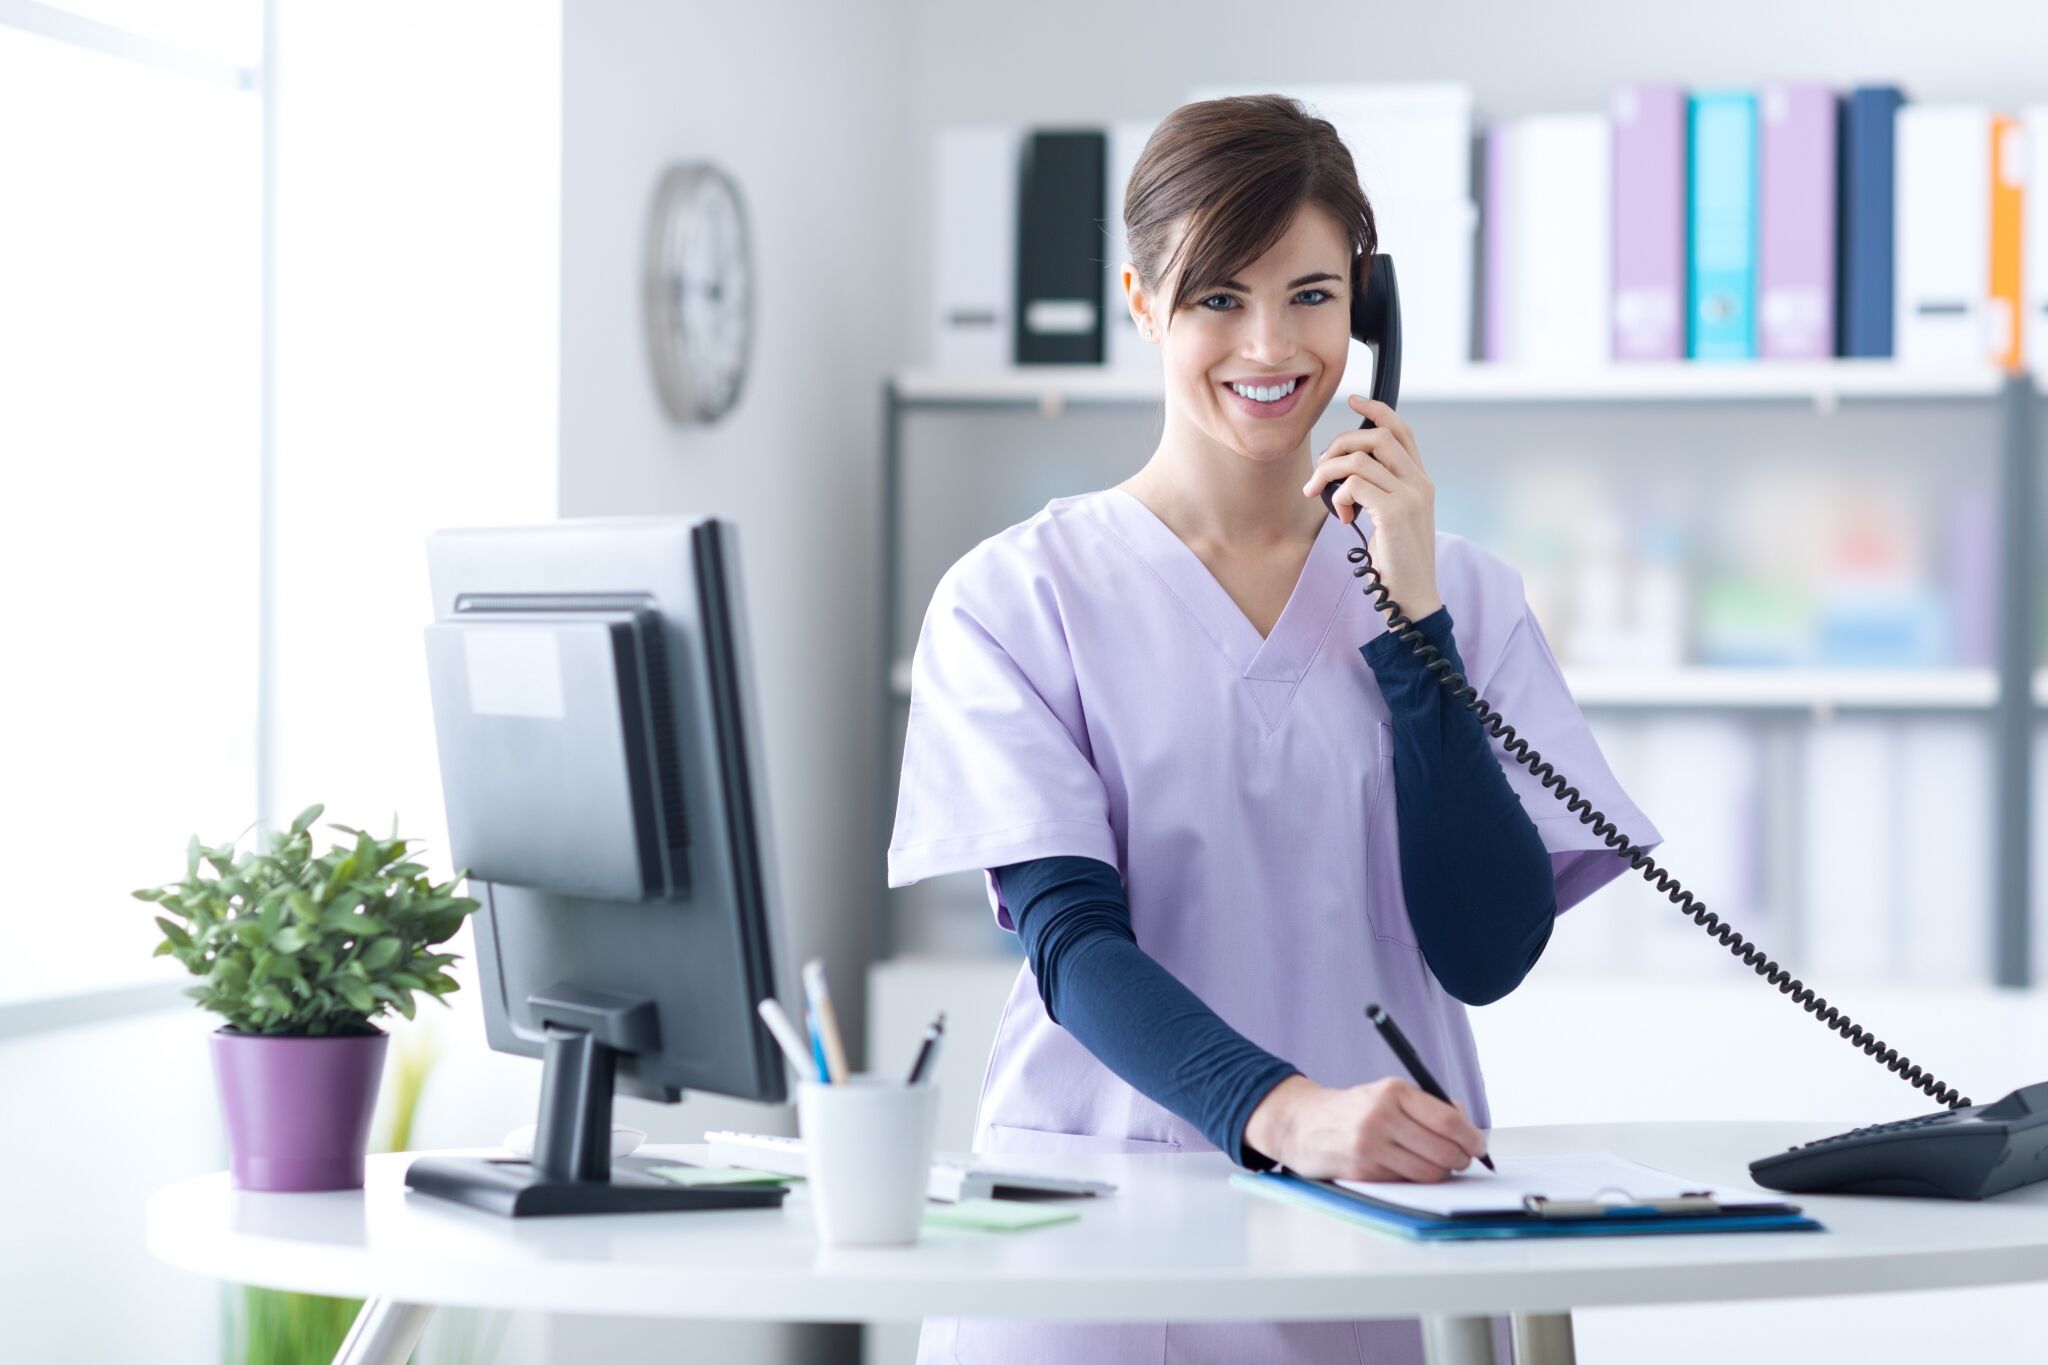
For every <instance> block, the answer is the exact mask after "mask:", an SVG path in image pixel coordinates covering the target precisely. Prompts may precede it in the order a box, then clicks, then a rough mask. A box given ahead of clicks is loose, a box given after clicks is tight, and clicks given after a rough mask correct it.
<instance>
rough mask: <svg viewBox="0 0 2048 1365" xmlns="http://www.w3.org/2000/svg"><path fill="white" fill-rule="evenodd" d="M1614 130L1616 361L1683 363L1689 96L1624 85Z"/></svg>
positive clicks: (1666, 88) (1678, 89) (1613, 107)
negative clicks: (1672, 361)
mask: <svg viewBox="0 0 2048 1365" xmlns="http://www.w3.org/2000/svg"><path fill="white" fill-rule="evenodd" d="M1610 112H1611V113H1612V115H1613V122H1614V284H1613V289H1614V296H1613V299H1612V300H1611V305H1612V306H1611V308H1610V309H1609V313H1608V316H1609V319H1610V321H1611V323H1612V326H1613V354H1614V358H1615V359H1616V360H1617V361H1622V360H1683V359H1684V358H1685V179H1686V172H1685V90H1684V88H1683V87H1682V86H1676V85H1623V86H1620V87H1618V88H1617V89H1616V90H1615V92H1614V97H1613V100H1612V101H1611V104H1610Z"/></svg>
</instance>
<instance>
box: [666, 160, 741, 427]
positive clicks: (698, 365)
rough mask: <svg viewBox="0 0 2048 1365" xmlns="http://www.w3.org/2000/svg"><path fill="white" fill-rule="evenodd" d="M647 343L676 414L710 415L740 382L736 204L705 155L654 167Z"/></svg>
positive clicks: (727, 180)
mask: <svg viewBox="0 0 2048 1365" xmlns="http://www.w3.org/2000/svg"><path fill="white" fill-rule="evenodd" d="M645 288H646V303H647V306H646V314H647V351H648V359H649V362H650V363H651V364H652V365H653V367H654V379H655V384H656V386H657V387H658V388H659V389H660V391H661V401H662V406H663V407H665V408H666V409H667V410H668V414H669V416H670V417H672V418H674V419H675V420H676V421H677V422H683V423H699V422H715V421H717V420H718V419H719V418H720V417H722V416H724V415H725V414H726V413H727V412H730V411H731V410H732V407H733V404H735V403H736V402H738V401H739V396H740V391H741V389H742V388H743V387H744V386H745V384H746V378H747V362H748V358H749V354H750V352H751V351H752V348H753V339H754V267H753V252H752V249H751V247H750V246H749V244H748V241H747V213H746V206H745V204H744V202H743V201H742V200H741V198H740V188H739V186H738V185H737V184H736V183H734V181H733V179H732V177H731V176H729V175H727V174H726V173H725V172H724V171H722V170H720V169H718V168H717V167H716V166H714V165H712V164H711V163H710V162H708V161H695V162H687V163H684V164H682V165H677V166H672V167H670V168H669V169H668V171H667V172H665V173H664V174H663V175H662V177H661V183H660V184H659V185H658V186H657V187H656V189H655V192H654V203H653V207H652V211H651V213H650V215H649V218H648V224H647V262H646V280H645Z"/></svg>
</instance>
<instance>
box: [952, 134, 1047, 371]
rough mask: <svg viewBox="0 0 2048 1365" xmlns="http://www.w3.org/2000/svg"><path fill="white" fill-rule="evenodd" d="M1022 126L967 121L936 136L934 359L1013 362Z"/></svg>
mask: <svg viewBox="0 0 2048 1365" xmlns="http://www.w3.org/2000/svg"><path fill="white" fill-rule="evenodd" d="M1023 144H1024V130H1023V128H1022V127H1021V126H1018V125H1014V124H977V125H963V126H955V127H949V128H941V129H939V130H938V133H937V135H936V136H935V138H934V156H933V174H932V200H933V208H934V213H933V233H932V365H933V367H934V368H937V369H941V370H999V369H1008V368H1009V366H1010V364H1011V362H1012V360H1013V358H1014V357H1013V355H1012V345H1011V335H1012V330H1013V329H1012V321H1013V318H1014V316H1015V309H1016V299H1017V249H1016V242H1017V176H1018V171H1019V165H1020V157H1021V155H1022V148H1023Z"/></svg>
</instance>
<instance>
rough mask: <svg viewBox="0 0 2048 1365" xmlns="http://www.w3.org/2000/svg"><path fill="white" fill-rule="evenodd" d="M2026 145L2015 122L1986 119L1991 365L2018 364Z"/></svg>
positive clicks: (2000, 117) (2002, 118)
mask: <svg viewBox="0 0 2048 1365" xmlns="http://www.w3.org/2000/svg"><path fill="white" fill-rule="evenodd" d="M2026 175H2027V169H2026V142H2025V134H2024V132H2023V131H2022V128H2021V124H2020V121H2019V120H2018V119H2016V118H2012V117H2010V116H2008V115H2005V114H1993V115H1992V116H1991V310H1990V313H1989V316H1988V317H1987V319H1986V322H1987V329H1986V330H1987V331H1988V333H1989V337H1988V348H1989V350H1990V354H1991V359H1992V360H1993V362H1995V363H1996V364H1998V365H1999V366H2001V367H2002V368H2004V369H2006V370H2017V369H2019V368H2020V366H2021V363H2022V350H2023V347H2022V344H2021V339H2022V338H2023V337H2024V336H2025V335H2026V329H2025V328H2024V327H2022V326H2021V325H2020V323H2021V320H2022V319H2024V318H2025V317H2026V313H2025V311H2024V309H2025V304H2024V302H2023V301H2022V300H2021V298H2020V242H2021V239H2020V212H2021V208H2022V199H2023V196H2024V194H2025V185H2026Z"/></svg>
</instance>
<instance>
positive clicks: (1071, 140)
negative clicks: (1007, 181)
mask: <svg viewBox="0 0 2048 1365" xmlns="http://www.w3.org/2000/svg"><path fill="white" fill-rule="evenodd" d="M1107 156H1108V137H1107V135H1106V134H1105V133H1104V132H1103V131H1102V130H1100V129H1096V130H1093V131H1081V132H1033V133H1032V134H1031V136H1030V138H1029V139H1028V140H1027V141H1026V142H1025V145H1024V160H1023V169H1022V176H1023V179H1022V181H1021V183H1020V184H1019V186H1018V194H1017V308H1016V312H1015V314H1014V319H1015V321H1014V324H1013V325H1014V327H1015V332H1014V335H1015V339H1016V344H1015V355H1016V359H1017V363H1018V364H1019V365H1100V364H1101V363H1102V348H1103V329H1102V297H1103V279H1102V272H1103V270H1104V268H1105V267H1104V265H1103V260H1102V256H1103V250H1104V244H1105V242H1106V241H1107V240H1108V239H1107V238H1106V237H1105V236H1104V235H1103V219H1102V215H1103V213H1104V212H1105V209H1104V205H1103V200H1104V185H1103V176H1104V174H1105V163H1106V158H1107Z"/></svg>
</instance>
